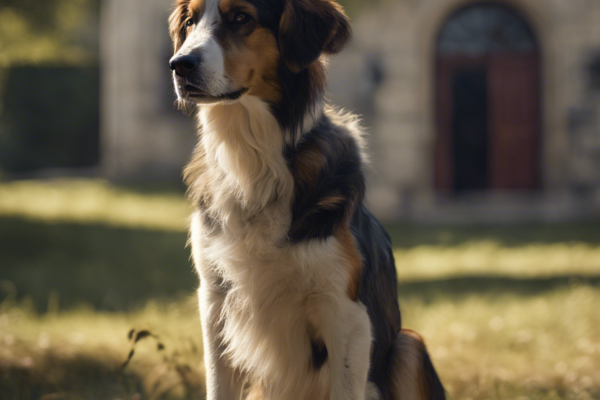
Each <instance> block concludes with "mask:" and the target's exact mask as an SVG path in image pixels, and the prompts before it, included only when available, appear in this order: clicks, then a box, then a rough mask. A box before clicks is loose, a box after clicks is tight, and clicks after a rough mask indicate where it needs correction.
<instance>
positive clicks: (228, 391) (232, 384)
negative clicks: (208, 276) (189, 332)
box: [198, 280, 244, 400]
mask: <svg viewBox="0 0 600 400" xmlns="http://www.w3.org/2000/svg"><path fill="white" fill-rule="evenodd" d="M198 295H199V296H198V297H199V300H200V319H201V321H202V335H203V339H204V365H205V369H206V399H207V400H239V399H240V398H241V395H242V390H243V385H244V379H243V377H242V376H241V374H240V373H239V372H238V371H236V370H234V369H233V368H232V367H231V366H230V365H229V363H228V362H227V359H226V358H224V357H223V351H224V347H225V345H224V343H223V342H222V339H221V335H220V332H221V330H222V329H223V323H222V321H220V314H221V308H222V306H223V301H224V300H225V294H224V293H223V292H222V291H219V289H218V288H215V287H214V286H213V285H211V284H210V281H206V280H204V281H203V282H202V284H201V285H200V289H199V290H198Z"/></svg>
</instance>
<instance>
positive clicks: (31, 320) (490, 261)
mask: <svg viewBox="0 0 600 400" xmlns="http://www.w3.org/2000/svg"><path fill="white" fill-rule="evenodd" d="M189 210H190V209H189V206H188V203H187V200H185V198H184V196H183V193H182V192H181V191H170V192H158V191H142V190H137V189H129V188H122V187H118V186H115V185H112V184H109V183H107V182H104V181H100V180H66V181H50V182H16V183H10V184H0V263H1V267H0V296H2V297H0V302H1V301H2V300H1V299H2V298H6V300H4V302H2V303H0V398H2V399H4V398H7V399H8V398H10V399H30V398H39V397H40V396H41V395H52V396H54V397H52V396H51V397H48V399H55V398H56V399H63V398H64V399H71V398H85V399H91V400H100V399H108V398H110V399H123V400H124V399H130V398H131V399H133V398H136V397H135V394H136V393H139V394H141V395H142V398H144V399H145V398H152V397H151V396H152V395H155V397H154V398H160V397H159V394H165V395H167V394H169V395H170V396H172V397H173V398H185V397H186V396H187V395H192V394H195V395H197V396H198V397H200V398H201V397H202V387H203V386H202V385H203V376H204V375H203V366H202V348H201V328H200V324H199V319H198V315H197V306H196V305H195V300H194V298H193V297H194V295H193V292H194V288H195V286H196V285H197V280H196V277H195V276H194V273H193V272H192V268H191V265H190V262H189V260H188V258H189V249H186V248H185V240H186V234H185V230H186V226H187V222H186V221H187V218H188V214H189ZM388 229H389V230H390V233H391V235H392V238H393V241H394V245H395V257H396V261H397V270H398V277H399V299H400V305H401V309H402V315H403V325H404V326H405V327H408V328H412V329H415V330H417V331H419V332H420V333H422V334H423V336H424V337H425V339H426V341H427V343H428V347H429V349H430V351H431V353H432V357H433V360H434V363H435V364H436V367H437V368H438V370H439V373H440V375H441V378H442V380H443V382H444V384H445V385H446V387H447V389H448V392H449V395H450V398H453V399H472V400H484V399H518V400H525V399H533V400H542V399H543V400H555V399H556V400H558V399H560V400H567V399H569V400H570V399H600V311H599V310H600V228H598V226H597V225H594V224H593V223H589V224H554V225H547V226H545V225H539V226H512V227H511V226H502V227H494V226H491V227H489V226H488V227H429V228H428V227H418V226H410V225H393V226H388ZM177 293H179V294H177ZM182 293H183V294H182ZM7 296H8V297H7ZM27 298H30V299H31V300H27ZM157 298H160V299H162V300H148V299H157ZM173 298H180V299H181V298H183V300H173ZM78 302H80V303H88V304H93V305H94V307H91V306H90V307H87V308H86V307H77V306H74V305H76V304H77V303H78ZM34 309H35V310H36V311H34ZM104 310H113V311H112V312H107V311H104ZM40 312H41V313H40ZM132 328H135V329H138V330H140V329H148V330H150V331H151V332H152V333H154V334H156V335H158V337H159V338H160V341H161V342H162V343H163V344H164V345H165V350H162V351H158V350H157V347H156V345H157V343H156V341H155V340H154V339H151V338H150V339H148V340H144V341H142V342H140V343H139V346H138V348H137V349H136V354H135V356H134V358H133V360H132V362H131V364H130V365H129V366H128V367H127V368H126V369H125V370H121V365H122V363H123V362H124V360H125V359H126V357H127V354H128V353H129V351H130V350H131V348H132V344H131V342H130V341H129V340H128V339H127V332H128V331H129V330H130V329H132ZM184 376H185V379H184V378H183V377H184ZM186 385H187V386H186Z"/></svg>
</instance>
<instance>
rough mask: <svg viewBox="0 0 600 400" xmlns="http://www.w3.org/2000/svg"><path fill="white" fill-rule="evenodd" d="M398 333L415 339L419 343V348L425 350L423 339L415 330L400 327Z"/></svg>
mask: <svg viewBox="0 0 600 400" xmlns="http://www.w3.org/2000/svg"><path fill="white" fill-rule="evenodd" d="M400 333H401V334H403V335H406V336H410V337H411V338H413V339H415V340H416V341H417V342H418V343H419V344H418V345H417V346H418V347H419V350H425V341H424V340H423V337H422V336H421V335H419V334H418V333H417V332H415V331H413V330H412V329H402V330H401V331H400Z"/></svg>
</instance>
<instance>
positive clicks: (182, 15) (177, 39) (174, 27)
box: [169, 0, 189, 52]
mask: <svg viewBox="0 0 600 400" xmlns="http://www.w3.org/2000/svg"><path fill="white" fill-rule="evenodd" d="M188 3H189V0H176V1H175V9H174V10H173V12H172V13H171V16H170V17H169V33H170V34H171V39H172V40H173V47H174V48H175V52H177V51H178V50H179V49H180V48H181V46H182V45H183V42H184V41H185V35H186V25H185V24H186V22H187V18H188Z"/></svg>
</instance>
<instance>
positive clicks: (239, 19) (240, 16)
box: [233, 12, 248, 24]
mask: <svg viewBox="0 0 600 400" xmlns="http://www.w3.org/2000/svg"><path fill="white" fill-rule="evenodd" d="M246 21H248V14H244V13H241V12H240V13H237V14H235V17H233V22H234V23H236V24H243V23H244V22H246Z"/></svg>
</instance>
